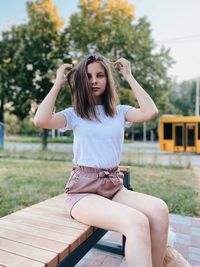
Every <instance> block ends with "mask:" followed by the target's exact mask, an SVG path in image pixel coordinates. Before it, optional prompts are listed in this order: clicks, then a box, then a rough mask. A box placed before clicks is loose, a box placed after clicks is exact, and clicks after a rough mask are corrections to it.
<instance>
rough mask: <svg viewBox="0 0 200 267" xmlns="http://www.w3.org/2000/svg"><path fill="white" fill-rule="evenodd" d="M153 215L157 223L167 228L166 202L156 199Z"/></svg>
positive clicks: (167, 211)
mask: <svg viewBox="0 0 200 267" xmlns="http://www.w3.org/2000/svg"><path fill="white" fill-rule="evenodd" d="M153 216H154V217H155V218H156V222H157V225H160V226H162V227H163V228H166V229H167V228H168V225H169V209H168V206H167V204H166V203H165V202H164V201H163V200H161V199H158V201H157V203H156V205H155V207H154V211H153Z"/></svg>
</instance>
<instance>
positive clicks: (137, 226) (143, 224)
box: [124, 212, 150, 238]
mask: <svg viewBox="0 0 200 267" xmlns="http://www.w3.org/2000/svg"><path fill="white" fill-rule="evenodd" d="M149 233H150V227H149V220H148V218H147V217H146V216H145V215H144V214H143V213H140V212H138V213H137V214H135V212H134V213H130V214H129V215H128V216H127V218H126V222H125V224H124V235H125V236H126V237H127V236H128V235H129V236H130V235H132V236H134V235H136V234H137V235H139V236H140V237H141V238H147V237H148V236H149Z"/></svg>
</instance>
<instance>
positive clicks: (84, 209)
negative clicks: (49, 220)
mask: <svg viewBox="0 0 200 267" xmlns="http://www.w3.org/2000/svg"><path fill="white" fill-rule="evenodd" d="M71 214H72V216H73V217H74V218H75V219H76V220H77V221H80V222H82V223H85V224H88V225H92V226H95V227H99V228H103V229H105V230H111V231H117V232H120V233H123V234H124V229H125V228H126V226H127V227H129V223H130V221H129V219H130V218H131V219H132V218H133V221H134V222H135V223H136V224H137V220H139V219H140V218H141V216H143V215H142V214H141V213H140V212H139V211H137V210H136V209H134V208H131V207H128V206H127V205H124V204H121V203H117V202H115V201H113V200H110V199H107V198H105V197H102V196H100V195H96V194H90V195H88V196H86V197H84V198H82V199H81V200H79V201H78V202H77V203H76V204H75V205H74V207H73V208H72V211H71ZM128 218H129V219H128ZM137 218H138V219H137Z"/></svg>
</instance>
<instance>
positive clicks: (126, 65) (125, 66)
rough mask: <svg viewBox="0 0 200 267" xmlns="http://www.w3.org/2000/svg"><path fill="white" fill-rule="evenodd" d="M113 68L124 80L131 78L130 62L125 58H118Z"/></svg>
mask: <svg viewBox="0 0 200 267" xmlns="http://www.w3.org/2000/svg"><path fill="white" fill-rule="evenodd" d="M114 66H115V68H116V69H117V70H118V71H119V73H121V74H122V75H123V77H124V79H125V80H127V79H128V77H130V76H131V65H130V62H129V61H128V60H127V59H125V58H123V57H122V58H120V59H118V60H117V61H115V62H114Z"/></svg>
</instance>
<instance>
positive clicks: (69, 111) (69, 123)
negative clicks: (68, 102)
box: [58, 107, 78, 132]
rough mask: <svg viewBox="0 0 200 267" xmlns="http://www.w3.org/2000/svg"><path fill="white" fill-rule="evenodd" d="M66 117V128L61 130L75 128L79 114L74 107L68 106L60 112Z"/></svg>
mask: <svg viewBox="0 0 200 267" xmlns="http://www.w3.org/2000/svg"><path fill="white" fill-rule="evenodd" d="M58 113H59V114H62V115H63V116H64V117H65V119H66V126H65V127H64V128H61V129H59V130H60V131H61V132H65V131H67V130H73V129H74V128H75V126H76V124H77V119H78V117H77V114H76V113H75V110H74V108H72V107H70V108H66V109H64V110H62V111H60V112H58Z"/></svg>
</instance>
